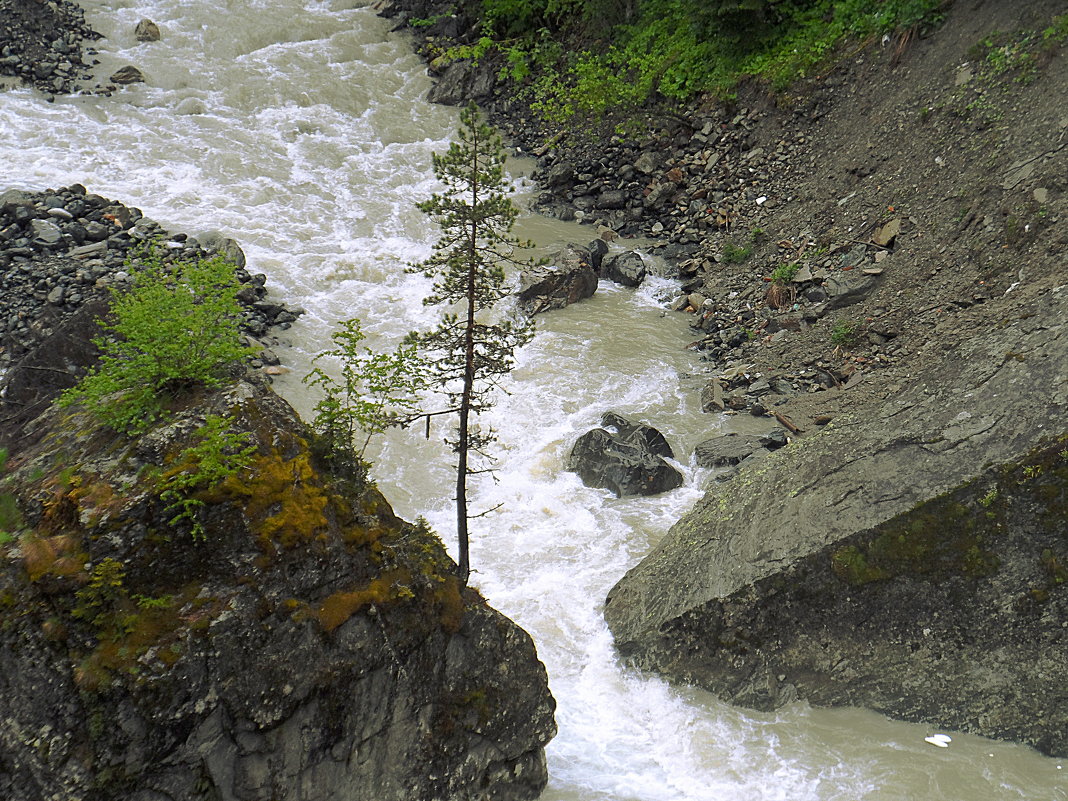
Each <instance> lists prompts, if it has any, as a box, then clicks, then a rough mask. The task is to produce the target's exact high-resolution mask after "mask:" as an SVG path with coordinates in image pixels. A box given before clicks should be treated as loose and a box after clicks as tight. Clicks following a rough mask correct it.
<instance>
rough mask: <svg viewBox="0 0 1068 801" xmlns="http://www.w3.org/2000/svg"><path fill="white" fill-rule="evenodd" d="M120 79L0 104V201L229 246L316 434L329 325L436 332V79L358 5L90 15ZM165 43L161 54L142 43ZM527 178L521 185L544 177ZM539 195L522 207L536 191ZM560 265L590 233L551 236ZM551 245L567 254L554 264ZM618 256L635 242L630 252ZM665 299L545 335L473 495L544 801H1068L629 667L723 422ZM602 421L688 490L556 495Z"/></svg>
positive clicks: (588, 306)
mask: <svg viewBox="0 0 1068 801" xmlns="http://www.w3.org/2000/svg"><path fill="white" fill-rule="evenodd" d="M85 5H86V7H87V10H88V11H89V14H90V21H91V23H92V24H93V25H95V26H96V27H97V28H98V29H99V30H101V31H102V32H103V33H105V34H106V35H107V36H108V39H107V40H106V41H104V42H102V43H101V49H102V51H103V53H102V56H101V58H102V60H104V61H105V65H104V66H105V67H107V68H108V70H106V73H105V74H107V72H108V71H110V70H113V69H114V68H117V67H118V66H121V65H123V64H125V63H133V64H136V65H138V66H139V67H141V68H142V70H143V71H144V72H145V75H146V77H147V79H148V80H147V83H146V84H145V85H135V86H132V87H128V88H124V89H122V90H120V91H119V92H118V93H116V95H115V96H114V97H111V98H99V97H69V98H57V99H56V100H55V102H54V103H49V102H47V101H46V100H45V98H44V97H43V96H41V95H38V94H36V93H34V92H31V91H29V90H22V89H20V90H15V91H9V92H2V93H0V131H2V132H3V135H2V136H0V189H2V188H6V187H7V186H19V187H25V188H32V189H42V188H45V187H58V186H61V185H67V184H70V183H74V182H80V183H83V184H85V185H86V186H87V187H88V188H89V191H91V192H96V193H99V194H103V195H105V196H108V197H112V198H115V199H117V200H121V201H123V202H125V203H128V204H130V205H135V206H138V207H140V208H142V210H144V211H145V213H146V214H148V216H150V217H152V218H154V219H156V220H158V221H160V222H161V223H163V224H165V225H166V226H168V227H171V228H172V229H173V230H183V231H187V232H189V233H196V232H198V231H201V230H204V229H209V228H218V229H220V230H222V231H223V232H224V233H225V234H227V235H230V236H233V237H234V238H235V239H237V240H238V241H239V242H240V243H241V245H242V246H243V248H244V249H245V251H246V254H247V255H248V259H249V268H250V270H251V271H253V272H257V271H263V272H266V273H267V274H268V275H269V277H270V281H269V286H270V287H271V289H272V292H273V293H274V295H275V296H276V297H278V298H280V299H283V300H285V301H286V302H288V303H290V304H293V305H300V306H303V307H304V308H305V309H306V310H307V314H306V315H305V316H304V317H302V318H301V319H300V321H299V322H298V323H297V325H296V326H294V328H293V329H292V330H291V331H290V332H287V334H286V336H287V337H288V338H289V339H290V341H291V343H292V347H289V348H286V349H284V357H285V360H286V363H287V364H289V365H290V366H291V367H292V368H293V373H292V374H291V375H289V376H286V377H285V378H284V379H283V380H282V381H280V382H279V384H278V386H279V388H280V389H281V391H283V392H284V393H285V394H286V396H287V397H288V398H289V399H290V400H291V401H292V402H293V403H294V404H295V405H296V406H297V407H298V408H299V409H300V410H301V411H302V412H305V413H306V412H307V411H308V410H309V408H310V407H311V405H312V404H313V403H314V398H312V397H310V396H309V395H307V393H306V391H305V388H304V387H303V386H302V384H301V382H300V377H301V376H302V375H303V374H304V373H305V372H307V369H308V365H309V363H310V359H311V357H312V356H313V355H314V354H315V353H316V352H318V351H319V350H321V349H322V348H323V347H325V343H327V342H328V339H329V334H330V332H331V331H332V330H333V327H334V325H335V324H336V322H337V321H339V320H342V319H345V318H348V317H350V316H353V315H358V316H360V317H361V318H362V319H363V321H364V328H365V330H366V331H367V332H368V333H369V339H370V341H371V343H372V344H376V343H377V344H384V345H391V344H392V343H395V342H396V341H397V340H398V339H399V338H400V337H401V336H403V334H404V333H405V332H406V331H408V330H409V329H412V328H426V327H429V326H430V325H431V324H432V323H433V322H434V320H435V315H436V313H435V311H434V310H433V309H427V308H424V307H423V305H422V303H421V299H422V297H423V296H424V295H425V294H426V290H427V286H428V282H427V280H426V279H425V278H423V277H421V276H416V275H409V274H406V273H405V272H404V267H405V265H406V264H407V263H409V262H412V261H417V260H419V259H422V258H425V257H426V256H427V255H428V254H429V252H430V247H431V245H432V243H433V238H434V233H435V232H434V230H433V227H432V225H431V224H429V222H428V220H427V219H426V218H425V217H423V215H421V214H420V213H419V212H418V211H416V210H415V209H414V203H415V202H416V201H418V200H422V199H425V198H426V197H427V196H428V195H429V194H430V193H431V192H433V191H434V190H435V189H436V188H437V184H436V182H435V180H434V177H433V175H432V173H431V171H430V167H429V165H430V156H431V154H432V153H433V152H435V151H441V150H444V149H445V147H446V145H447V142H448V139H449V137H450V135H451V134H452V132H453V131H454V129H455V127H456V124H457V112H456V110H455V109H447V108H442V107H435V106H430V105H428V104H426V103H425V102H424V100H423V96H424V95H425V92H426V90H427V89H428V88H429V80H428V78H427V77H426V75H425V70H424V68H423V66H422V64H421V63H420V62H419V60H418V58H417V57H416V56H414V55H413V54H412V53H411V50H410V46H409V44H408V43H407V42H406V41H405V40H404V39H403V38H401V37H397V36H391V35H389V33H388V32H389V28H390V27H391V25H392V23H390V22H389V21H386V20H381V19H378V18H377V17H375V16H374V14H373V12H372V11H371V9H369V8H367V7H365V6H363V5H362V4H355V5H354V4H353V3H352V2H333V1H331V0H322V1H319V2H311V1H310V0H309V1H307V2H300V0H242V2H237V1H236V0H181V1H180V2H179V0H146V1H145V2H138V3H137V4H134V3H133V2H132V0H111V1H110V2H109V1H106V0H89V1H88V2H86V4H85ZM142 17H148V18H150V19H153V20H154V21H156V22H157V23H158V24H159V25H160V27H161V29H162V32H163V41H161V42H159V43H152V44H139V43H137V42H135V41H134V38H133V27H134V25H135V24H136V22H137V20H139V19H140V18H142ZM528 166H529V165H528ZM517 183H519V184H520V185H521V186H525V187H526V188H527V189H529V182H526V181H524V180H522V179H520V180H519V181H517ZM530 227H531V228H533V229H536V230H538V231H539V236H541V235H543V234H544V236H545V237H546V239H557V238H559V239H568V238H573V239H576V240H577V241H580V242H581V241H585V240H586V239H589V238H592V235H593V233H592V230H591V229H586V228H583V229H580V228H578V227H577V226H563V225H555V224H552V223H546V222H544V221H538V222H537V223H536V224H535V223H534V222H531V223H530ZM545 244H548V242H546V243H545ZM617 244H620V243H617ZM674 293H675V289H674V287H673V285H672V284H671V283H670V282H667V281H665V280H664V279H661V278H656V277H653V278H650V279H647V281H646V283H645V284H644V285H643V286H642V288H641V289H639V290H637V291H632V290H625V289H622V288H619V287H617V286H615V285H612V284H606V283H602V285H601V286H600V287H599V290H598V294H597V296H596V297H595V298H593V299H591V300H589V301H585V302H583V303H581V304H578V305H576V306H573V307H570V308H568V309H565V310H562V311H559V312H554V313H552V314H550V315H545V316H543V317H542V318H540V320H539V329H540V332H539V334H538V335H537V337H536V339H535V341H534V342H533V343H532V344H531V345H529V346H528V347H527V348H525V349H524V350H523V352H522V353H521V354H520V358H519V364H518V367H517V369H516V370H515V371H514V373H513V374H512V376H510V378H509V380H508V387H509V390H510V391H511V393H512V394H511V395H507V396H506V395H502V396H501V398H500V402H499V404H498V405H497V407H496V408H495V409H494V410H493V412H492V413H491V414H490V415H487V419H486V420H484V421H483V423H484V424H490V425H492V426H493V427H494V428H496V429H497V430H498V431H499V433H500V438H501V440H500V444H499V446H498V447H497V449H496V453H497V454H498V456H499V457H500V460H501V461H500V465H499V466H500V471H499V473H498V474H497V477H498V479H499V483H494V482H493V481H490V480H488V479H487V480H484V481H480V482H476V484H475V486H474V492H473V499H472V500H473V503H472V511H476V512H477V511H478V510H480V509H486V508H490V507H493V506H494V505H496V504H498V503H503V504H504V506H503V507H502V509H501V510H500V511H499V512H496V513H493V514H492V515H490V516H488V517H486V518H483V519H479V520H477V521H475V523H474V525H473V540H472V562H473V566H474V567H475V569H476V571H477V572H476V573H475V575H474V579H473V581H474V583H475V584H476V585H477V586H478V587H480V588H481V589H482V590H483V591H484V592H485V594H486V595H487V596H488V597H489V599H490V601H491V602H492V603H493V604H494V605H495V606H497V607H498V608H500V609H502V610H503V611H505V612H506V613H508V614H510V615H511V616H513V617H514V618H515V619H516V620H517V621H518V622H519V623H520V624H521V625H522V626H524V627H525V628H526V629H527V630H528V631H530V632H531V634H532V636H533V637H534V639H535V641H536V643H537V645H538V648H539V652H540V654H541V656H542V658H543V659H544V661H545V662H546V665H547V666H548V671H549V679H550V683H551V687H552V690H553V692H554V695H555V696H556V698H557V700H558V703H559V707H558V712H557V717H558V720H559V724H560V734H559V735H558V737H557V738H556V739H555V740H554V741H553V742H552V743H551V744H550V746H549V749H548V757H549V766H550V774H551V779H550V784H549V788H548V789H547V790H546V793H545V795H544V797H543V798H544V799H545V801H595V800H598V799H614V800H616V801H629V800H631V799H633V801H732V800H733V799H739V801H741V800H743V799H744V801H770V800H771V799H784V800H787V799H788V800H789V801H806V800H807V799H814V800H815V799H819V801H856V799H865V801H882V800H883V799H885V801H898V799H919V798H923V799H933V800H936V801H937V800H938V799H942V800H943V801H957V800H958V799H959V801H973V800H974V799H980V798H981V799H999V800H1000V799H1006V800H1007V801H1015V800H1016V799H1021V800H1022V799H1028V801H1039V800H1041V801H1045V799H1053V801H1064V800H1065V798H1066V796H1065V792H1064V784H1063V773H1064V771H1061V772H1059V773H1058V772H1057V770H1056V767H1057V765H1056V763H1055V761H1053V760H1047V759H1043V758H1041V757H1039V756H1037V755H1035V754H1034V753H1033V752H1031V751H1029V750H1027V749H1023V748H1019V747H1015V746H1011V745H1006V744H1000V743H991V742H989V741H986V740H982V739H979V738H974V737H967V736H963V735H957V734H954V735H953V743H952V747H951V748H948V749H936V748H931V747H930V745H928V744H927V743H925V742H924V740H923V738H924V737H926V736H928V735H930V734H931V733H932V732H930V731H929V730H927V729H926V728H925V727H922V726H910V725H907V724H902V723H896V722H892V721H888V720H885V719H884V718H882V717H880V716H878V715H874V714H871V713H867V712H862V711H857V710H835V711H827V710H813V709H809V708H808V707H806V706H804V705H795V706H792V707H789V708H787V709H784V710H780V711H779V712H777V713H775V714H758V713H753V712H749V711H746V710H740V709H735V708H732V707H728V706H726V705H724V704H722V703H720V702H718V701H716V700H715V699H713V698H712V697H710V696H709V695H708V694H706V693H703V692H700V691H696V690H690V689H686V688H672V687H670V686H668V685H667V684H666V683H664V682H663V681H661V680H659V679H657V678H655V677H647V676H642V675H640V674H638V673H636V672H635V671H633V670H629V669H626V668H624V667H622V666H621V665H620V663H619V660H618V658H617V656H616V654H615V652H614V650H613V646H612V639H611V635H610V633H609V632H608V629H607V627H606V626H605V624H604V620H603V617H602V614H601V613H602V607H603V602H604V598H605V595H606V594H607V592H608V590H609V589H610V588H611V587H612V585H613V584H614V583H615V581H617V580H618V579H619V578H620V577H621V576H622V575H623V574H624V573H625V572H626V571H627V570H628V569H629V568H630V567H632V566H633V565H634V564H636V563H637V561H638V560H639V559H640V558H641V557H642V556H643V555H644V554H646V553H648V551H649V549H650V548H651V547H652V546H653V545H654V544H655V543H656V542H657V541H658V540H659V539H660V538H661V537H662V536H663V535H664V533H665V532H666V531H667V529H668V528H669V527H670V525H671V523H672V522H673V521H674V520H675V519H677V518H678V517H679V516H680V515H681V514H682V513H683V512H685V510H686V509H687V508H688V507H689V506H690V505H692V504H693V503H694V502H695V501H696V500H697V499H698V498H699V497H700V495H701V489H700V488H701V485H702V483H703V482H704V481H706V480H707V478H708V472H707V471H703V470H695V469H693V468H692V466H691V464H690V460H689V454H690V452H691V450H692V447H693V445H694V444H696V443H697V442H699V441H701V440H702V439H704V438H707V437H708V436H711V435H713V434H714V433H715V432H716V431H717V430H718V428H719V426H720V421H719V420H718V419H716V418H714V417H711V416H708V415H702V414H701V413H700V411H699V409H698V408H697V389H698V388H699V386H700V380H699V379H687V378H684V377H682V376H683V375H684V374H687V373H700V372H701V369H702V366H701V365H700V364H699V363H698V362H697V361H696V356H695V354H692V353H690V352H688V351H686V350H685V349H684V348H683V346H684V345H685V343H686V342H687V341H688V340H689V339H692V338H694V335H693V334H692V332H689V331H688V330H687V328H686V325H685V323H686V318H685V317H684V316H682V315H669V316H668V317H667V318H666V319H661V316H662V314H663V310H662V309H661V308H660V305H659V304H660V302H661V301H662V300H663V299H664V298H665V297H668V296H671V295H673V294H674ZM609 409H611V410H614V411H617V412H620V413H623V414H625V415H627V416H630V417H632V418H634V419H636V420H640V421H642V422H646V423H650V424H652V425H655V426H657V427H658V428H660V429H661V430H663V431H664V432H665V433H666V434H667V436H668V439H669V440H670V441H671V443H672V445H673V446H674V447H675V448H676V450H677V454H678V462H679V464H680V466H682V468H683V471H684V473H685V476H686V483H685V485H684V486H683V487H682V488H680V489H678V490H675V491H672V492H670V493H666V494H664V495H662V496H657V497H653V498H637V499H616V498H614V497H612V496H611V494H610V493H607V492H606V491H603V490H594V489H589V488H587V487H584V486H583V485H582V484H581V482H580V481H579V480H578V479H577V477H576V476H574V475H573V474H570V473H568V472H566V471H564V470H563V463H564V460H565V458H566V455H567V452H568V451H569V449H570V447H571V445H572V444H573V442H574V440H575V439H576V438H577V437H578V436H579V435H580V434H581V433H583V432H584V431H586V430H588V429H589V428H592V427H594V426H596V425H597V424H598V422H599V420H600V416H601V414H602V413H603V412H605V411H608V410H609ZM443 433H444V428H443V427H442V426H441V425H436V426H435V429H434V430H433V432H432V437H431V439H430V440H429V441H427V440H423V439H422V438H421V437H420V436H418V435H417V434H416V433H415V432H396V431H395V432H390V434H389V435H388V436H387V437H384V438H383V439H382V441H381V443H380V444H379V445H378V446H377V453H378V457H377V458H378V465H377V468H376V472H377V475H378V477H379V482H380V484H381V485H382V486H383V488H384V489H385V490H386V493H387V495H388V496H389V497H390V499H391V500H392V501H393V503H394V504H395V506H396V507H397V509H398V511H400V512H401V513H403V514H405V515H406V516H408V517H414V516H416V515H419V514H424V515H426V516H427V517H428V518H429V519H430V521H431V522H432V523H433V525H434V526H435V527H436V528H437V530H438V531H439V532H441V534H442V536H443V538H444V539H445V540H446V542H447V543H448V544H449V546H450V547H452V540H453V532H454V531H455V527H454V522H453V520H454V512H453V510H452V508H451V506H450V501H449V499H450V498H451V493H452V486H453V483H454V475H453V473H452V468H451V459H452V457H451V454H449V453H448V451H447V449H446V448H445V446H444V445H443V444H442V442H441V438H442V434H443Z"/></svg>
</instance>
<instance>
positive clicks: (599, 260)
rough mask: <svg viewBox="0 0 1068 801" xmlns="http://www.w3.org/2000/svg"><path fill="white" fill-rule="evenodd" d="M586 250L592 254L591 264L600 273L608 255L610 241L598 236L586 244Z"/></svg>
mask: <svg viewBox="0 0 1068 801" xmlns="http://www.w3.org/2000/svg"><path fill="white" fill-rule="evenodd" d="M586 250H587V251H589V254H590V265H591V266H592V267H593V269H594V272H596V273H597V274H598V275H600V274H601V266H602V265H603V264H604V257H605V256H607V255H608V243H607V242H605V241H604V240H603V239H601V238H599V237H598V238H597V239H594V240H593V241H592V242H590V244H588V245H586Z"/></svg>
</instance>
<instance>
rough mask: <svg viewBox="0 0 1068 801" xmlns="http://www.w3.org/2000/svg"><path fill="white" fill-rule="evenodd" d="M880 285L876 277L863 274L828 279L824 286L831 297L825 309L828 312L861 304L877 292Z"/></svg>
mask: <svg viewBox="0 0 1068 801" xmlns="http://www.w3.org/2000/svg"><path fill="white" fill-rule="evenodd" d="M878 283H879V280H878V279H877V278H876V277H875V276H874V275H864V274H863V273H850V274H847V275H844V276H835V277H834V278H828V279H827V281H826V282H825V283H824V285H823V289H824V291H826V293H827V295H828V296H829V300H828V301H827V305H826V307H825V309H826V311H834V310H835V309H843V308H845V307H846V306H851V305H853V304H854V303H859V302H860V301H862V300H864V299H865V298H867V297H868V296H869V295H871V293H872V292H874V291H875V287H876V286H877V285H878Z"/></svg>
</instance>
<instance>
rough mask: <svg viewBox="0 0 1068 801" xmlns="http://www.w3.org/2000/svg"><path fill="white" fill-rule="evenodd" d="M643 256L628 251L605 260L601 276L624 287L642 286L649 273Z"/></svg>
mask: <svg viewBox="0 0 1068 801" xmlns="http://www.w3.org/2000/svg"><path fill="white" fill-rule="evenodd" d="M647 272H648V271H647V269H646V267H645V260H644V259H643V258H642V257H641V254H640V253H638V252H636V251H633V250H628V251H626V252H624V253H619V254H617V255H615V256H612V257H610V258H606V259H605V260H604V265H603V266H602V267H601V274H602V275H603V276H604V277H605V278H607V279H608V280H609V281H615V282H616V283H617V284H622V285H623V286H640V285H641V282H642V281H644V280H645V276H646V273H647Z"/></svg>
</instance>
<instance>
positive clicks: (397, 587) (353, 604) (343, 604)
mask: <svg viewBox="0 0 1068 801" xmlns="http://www.w3.org/2000/svg"><path fill="white" fill-rule="evenodd" d="M410 580H411V574H410V573H408V571H406V570H391V571H389V572H388V573H384V574H382V575H381V576H379V577H378V578H376V579H374V580H373V581H372V582H371V583H370V584H368V585H367V586H366V587H364V588H362V589H359V590H353V591H350V592H335V593H334V594H333V595H331V596H330V597H328V598H327V599H326V600H325V601H323V602H322V603H321V604H320V605H319V610H318V612H317V614H316V617H317V618H318V620H319V624H320V625H321V626H322V627H323V629H325V630H326V631H328V632H329V631H333V630H334V629H336V628H337V627H338V626H340V625H341V624H342V623H344V622H345V621H346V620H348V619H349V618H351V617H352V616H353V615H354V614H356V613H357V612H359V611H360V610H361V609H363V608H364V607H366V606H370V605H371V604H386V603H389V602H390V601H395V600H398V599H400V598H404V597H410V595H411V590H410V589H408V582H409V581H410Z"/></svg>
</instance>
